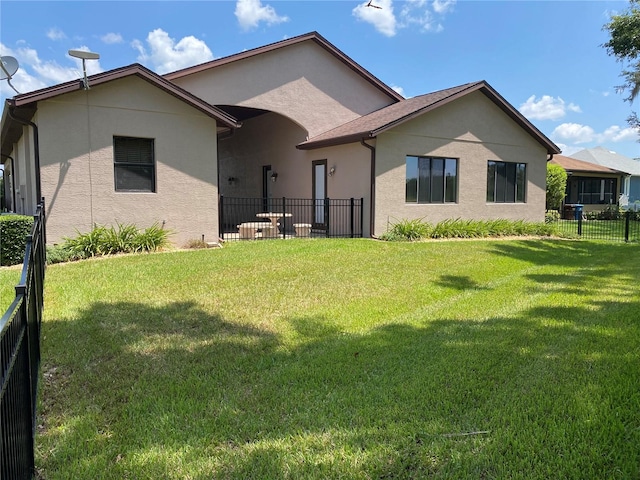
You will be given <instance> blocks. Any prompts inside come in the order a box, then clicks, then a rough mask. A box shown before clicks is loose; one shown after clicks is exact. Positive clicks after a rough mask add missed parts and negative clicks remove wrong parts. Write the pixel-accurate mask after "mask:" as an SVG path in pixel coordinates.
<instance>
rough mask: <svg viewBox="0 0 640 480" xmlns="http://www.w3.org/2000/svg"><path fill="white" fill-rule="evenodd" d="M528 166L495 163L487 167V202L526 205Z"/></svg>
mask: <svg viewBox="0 0 640 480" xmlns="http://www.w3.org/2000/svg"><path fill="white" fill-rule="evenodd" d="M526 184H527V164H526V163H513V162H495V161H493V160H489V164H488V167H487V202H493V203H524V202H525V186H526Z"/></svg>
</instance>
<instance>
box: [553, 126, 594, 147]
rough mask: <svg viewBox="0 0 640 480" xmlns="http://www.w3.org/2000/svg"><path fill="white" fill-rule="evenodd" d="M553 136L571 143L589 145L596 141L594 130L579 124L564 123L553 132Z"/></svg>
mask: <svg viewBox="0 0 640 480" xmlns="http://www.w3.org/2000/svg"><path fill="white" fill-rule="evenodd" d="M551 136H552V137H554V138H559V139H561V140H567V141H569V142H571V143H588V142H593V141H594V140H595V137H596V132H595V130H594V129H593V128H591V127H589V126H586V125H580V124H579V123H563V124H561V125H558V126H557V127H556V128H555V129H554V130H553V133H552V134H551Z"/></svg>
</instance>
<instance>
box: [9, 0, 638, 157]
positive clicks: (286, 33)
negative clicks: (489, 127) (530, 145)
mask: <svg viewBox="0 0 640 480" xmlns="http://www.w3.org/2000/svg"><path fill="white" fill-rule="evenodd" d="M367 3H369V0H366V1H365V2H359V1H357V0H356V1H347V0H321V1H304V0H302V1H301V0H284V1H271V0H234V1H232V0H217V1H216V0H201V1H140V2H130V1H118V0H115V1H108V2H101V1H86V0H85V1H66V2H57V1H44V2H42V1H29V0H20V1H7V0H0V54H1V55H3V56H5V55H9V56H13V57H15V58H16V59H17V60H18V62H19V64H20V68H19V70H18V71H17V72H16V74H15V75H14V76H13V79H12V81H11V83H12V85H13V86H14V87H15V88H16V89H17V90H18V91H19V92H20V93H26V92H29V91H33V90H37V89H40V88H43V87H47V86H51V85H55V84H57V83H61V82H65V81H68V80H72V79H74V78H80V77H81V76H82V65H81V62H80V60H78V59H75V58H72V57H70V56H69V55H68V51H69V50H70V49H75V50H87V51H92V52H96V53H99V54H100V59H99V60H92V61H87V70H88V73H89V74H92V73H98V72H101V71H106V70H110V69H113V68H118V67H121V66H125V65H130V64H132V63H141V64H142V65H144V66H146V67H147V68H150V69H151V70H153V71H155V72H157V73H160V74H162V73H167V72H170V71H174V70H177V69H180V68H184V67H188V66H191V65H196V64H198V63H202V62H206V61H208V60H212V59H216V58H221V57H225V56H228V55H232V54H234V53H238V52H242V51H245V50H249V49H251V48H255V47H259V46H262V45H266V44H269V43H273V42H277V41H280V40H283V39H287V38H291V37H294V36H297V35H301V34H304V33H308V32H311V31H317V32H318V33H320V34H321V35H322V36H323V37H324V38H326V39H327V40H328V41H329V42H331V43H332V44H333V45H335V46H336V47H337V48H338V49H340V50H341V51H343V52H344V53H345V54H346V55H348V56H349V57H351V58H352V59H353V60H355V61H356V62H357V63H359V64H360V65H361V66H363V67H364V68H365V69H367V70H368V71H369V72H371V73H372V74H373V75H375V76H376V77H378V78H379V79H380V80H382V81H383V82H385V83H386V84H388V85H389V86H391V87H393V88H394V89H396V90H397V91H398V92H400V93H401V94H402V95H404V96H405V97H412V96H416V95H421V94H424V93H430V92H434V91H437V90H441V89H444V88H450V87H454V86H457V85H461V84H464V83H468V82H475V81H478V80H486V81H487V82H488V83H489V84H490V85H491V86H492V87H493V88H494V89H496V90H497V91H498V92H499V93H500V94H501V95H502V96H503V97H504V98H505V99H506V100H507V101H508V102H509V103H510V104H511V105H513V106H514V107H515V108H517V109H518V110H519V111H520V112H521V113H523V114H524V115H525V116H526V117H527V118H528V119H529V120H530V121H531V122H532V123H533V124H534V125H535V126H536V127H537V128H538V129H539V130H540V131H542V132H543V133H544V134H545V135H546V136H547V137H549V138H550V139H551V140H552V141H553V142H555V143H556V145H558V146H559V147H560V148H561V149H562V151H563V154H565V155H571V154H572V153H575V152H577V151H579V150H581V149H584V148H592V147H596V146H603V147H606V148H608V149H609V150H612V151H615V152H618V153H620V154H622V155H626V156H628V157H631V158H635V157H640V143H638V139H639V138H640V137H639V135H638V132H637V131H634V130H632V129H630V128H629V127H628V125H627V123H626V118H627V117H628V116H629V115H630V113H631V112H632V111H633V110H636V111H637V110H638V109H639V107H638V105H635V104H634V105H631V104H629V103H628V102H625V100H624V98H625V95H624V94H622V93H618V92H617V91H616V86H618V85H620V84H621V83H622V79H621V77H620V73H621V71H622V69H623V68H624V65H623V64H621V63H619V62H616V60H615V59H614V58H612V57H610V56H608V55H607V52H606V50H605V49H604V48H603V47H602V44H604V43H605V42H606V41H607V40H608V34H607V32H606V31H604V30H603V26H604V25H605V24H606V23H607V22H608V21H609V19H610V16H611V15H614V14H618V13H622V12H624V11H625V9H627V8H628V5H629V4H628V2H627V1H613V0H612V1H550V0H539V1H520V0H509V1H481V0H457V1H456V0H405V1H400V0H372V1H371V3H372V5H375V6H377V7H380V8H373V7H368V6H367ZM0 95H1V96H2V102H3V103H4V99H5V98H7V97H12V96H14V95H15V92H14V91H13V90H12V89H11V88H10V87H9V85H8V84H7V81H5V80H3V81H1V82H0ZM638 101H640V100H638Z"/></svg>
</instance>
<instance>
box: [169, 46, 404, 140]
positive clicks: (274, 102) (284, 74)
mask: <svg viewBox="0 0 640 480" xmlns="http://www.w3.org/2000/svg"><path fill="white" fill-rule="evenodd" d="M173 82H174V83H176V84H177V85H179V86H181V87H182V88H184V89H186V90H189V91H190V92H192V93H193V94H195V95H197V96H198V97H200V98H202V99H203V100H205V101H207V102H209V103H211V104H213V105H241V106H246V107H252V108H261V109H265V110H270V111H273V112H277V113H279V114H281V115H284V116H285V117H289V118H290V119H292V120H293V121H294V122H296V123H298V124H299V125H300V126H302V128H304V129H305V130H307V134H308V135H309V136H310V137H313V136H314V135H317V134H319V133H322V132H325V131H327V130H330V129H332V128H334V127H336V126H338V125H342V124H343V123H346V122H348V121H350V120H353V119H354V118H357V117H359V116H361V115H364V114H367V113H370V112H372V111H374V110H377V109H379V108H382V107H383V106H386V105H389V104H390V103H392V102H393V100H392V99H390V98H389V96H387V95H386V94H384V93H383V92H381V91H380V90H378V89H377V88H375V87H374V86H373V85H371V84H370V83H369V82H367V81H366V80H364V79H363V78H362V77H361V76H360V75H358V74H356V73H355V72H354V71H353V70H351V69H349V68H348V67H347V66H346V65H344V64H343V63H342V62H340V61H338V60H337V59H336V58H335V57H334V56H333V55H331V54H330V53H329V52H327V51H326V50H324V49H323V48H322V47H320V46H319V45H317V44H316V43H315V42H313V41H307V42H303V43H299V44H295V45H290V46H288V47H286V48H283V49H279V50H275V51H271V52H267V53H263V54H260V55H256V56H254V57H249V58H246V59H243V60H239V61H236V62H233V63H230V64H227V65H222V66H218V67H216V68H212V69H210V70H206V71H203V72H200V73H197V74H192V75H188V76H186V77H182V78H178V79H175V80H173Z"/></svg>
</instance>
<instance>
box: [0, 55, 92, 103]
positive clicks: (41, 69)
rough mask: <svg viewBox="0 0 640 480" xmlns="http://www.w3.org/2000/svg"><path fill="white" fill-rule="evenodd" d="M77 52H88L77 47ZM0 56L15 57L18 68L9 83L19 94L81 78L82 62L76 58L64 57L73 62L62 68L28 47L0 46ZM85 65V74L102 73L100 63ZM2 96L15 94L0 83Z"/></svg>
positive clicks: (3, 83)
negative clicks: (43, 58) (12, 47)
mask: <svg viewBox="0 0 640 480" xmlns="http://www.w3.org/2000/svg"><path fill="white" fill-rule="evenodd" d="M77 50H84V51H88V50H89V49H88V48H87V47H86V46H81V47H78V48H77ZM0 54H2V55H10V56H12V57H15V58H16V59H17V60H18V62H19V64H20V68H19V69H18V71H17V72H16V74H15V75H14V76H13V79H12V81H11V83H12V84H13V86H14V87H16V89H17V90H18V91H19V92H20V93H27V92H31V91H33V90H38V89H40V88H44V87H47V86H50V85H53V84H56V83H62V82H67V81H69V80H73V79H76V78H80V77H82V61H81V60H80V59H77V58H71V57H69V56H68V55H67V56H66V57H67V58H68V59H69V60H71V61H72V62H73V66H64V65H60V64H59V63H57V62H55V61H53V60H47V61H44V60H42V59H41V58H40V56H39V55H38V52H37V51H36V50H34V49H33V48H30V47H28V46H21V47H19V48H17V49H16V50H12V49H11V48H9V47H7V46H6V45H3V44H0ZM86 63H87V74H88V75H92V74H94V73H99V72H101V71H102V67H101V66H100V62H99V61H97V60H91V61H88V62H86ZM0 89H1V93H2V95H5V96H8V97H12V96H13V95H15V92H14V91H13V90H12V89H11V88H10V87H9V86H8V85H7V84H6V82H1V83H0Z"/></svg>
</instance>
